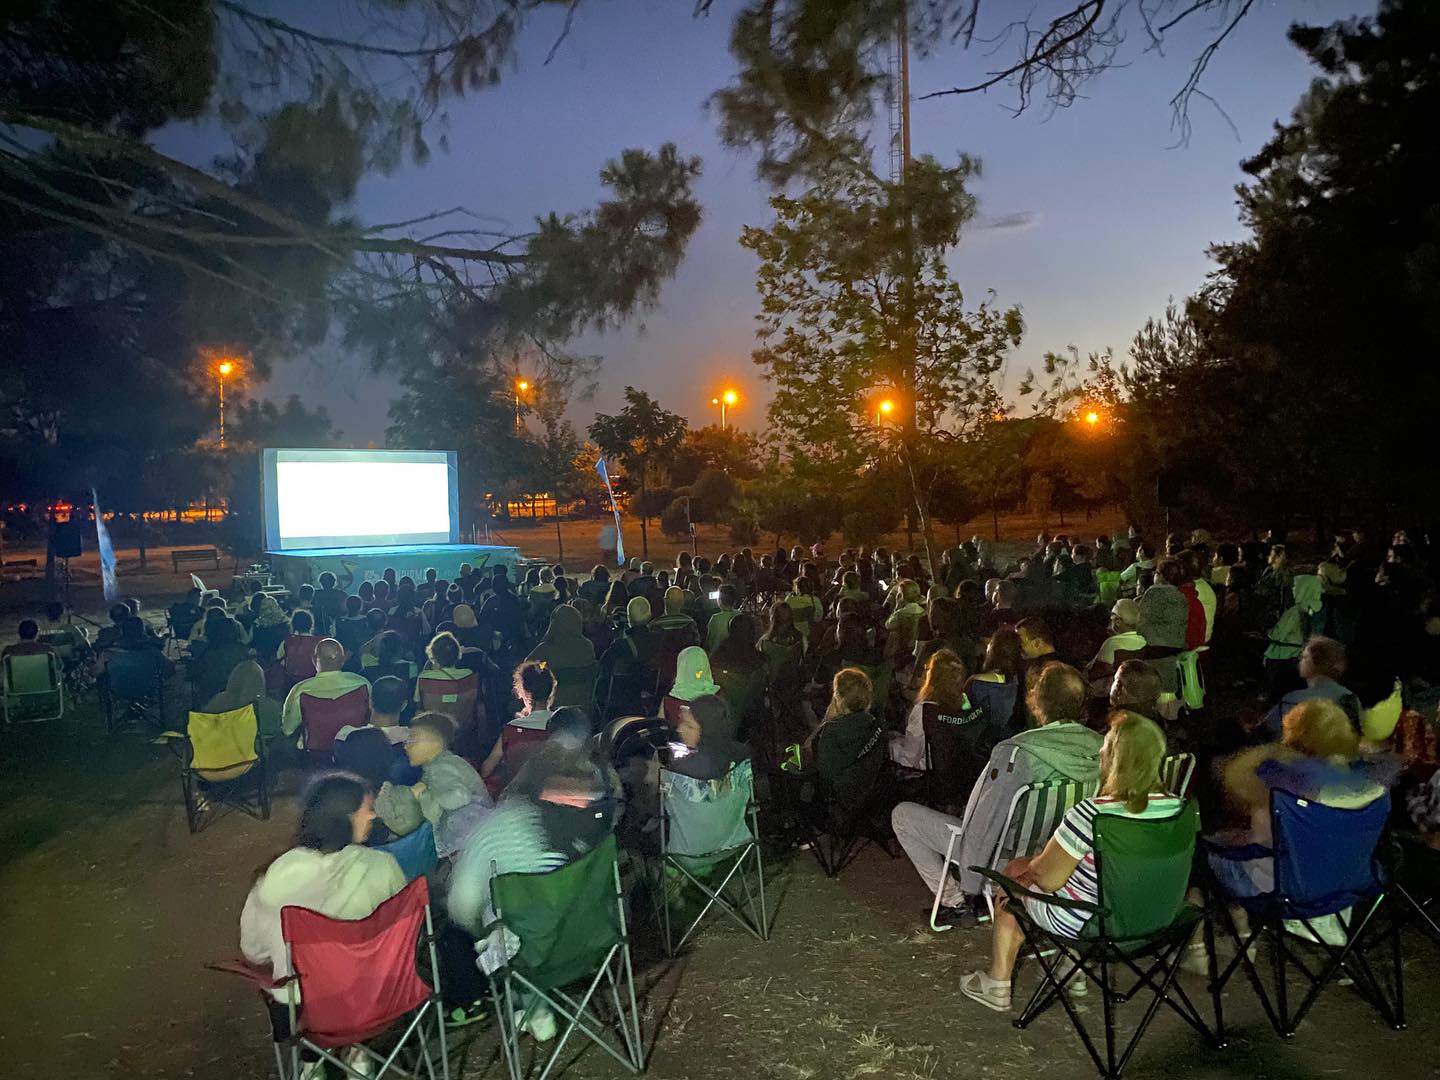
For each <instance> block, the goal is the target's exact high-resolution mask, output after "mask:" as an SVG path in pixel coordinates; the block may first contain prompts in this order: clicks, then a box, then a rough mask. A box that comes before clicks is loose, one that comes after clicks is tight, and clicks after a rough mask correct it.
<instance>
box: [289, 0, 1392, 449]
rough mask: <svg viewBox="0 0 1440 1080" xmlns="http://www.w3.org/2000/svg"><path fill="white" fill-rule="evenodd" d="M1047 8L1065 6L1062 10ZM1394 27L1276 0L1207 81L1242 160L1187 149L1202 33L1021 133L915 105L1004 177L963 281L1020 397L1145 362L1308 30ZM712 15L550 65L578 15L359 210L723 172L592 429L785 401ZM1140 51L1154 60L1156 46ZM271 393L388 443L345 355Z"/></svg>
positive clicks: (659, 9)
mask: <svg viewBox="0 0 1440 1080" xmlns="http://www.w3.org/2000/svg"><path fill="white" fill-rule="evenodd" d="M1038 7H1039V10H1040V11H1042V12H1043V11H1045V10H1047V6H1046V4H1045V3H1044V2H1043V0H1042V3H1041V4H1040V5H1038ZM1372 10H1373V5H1372V4H1369V3H1366V2H1365V0H1290V2H1268V3H1262V4H1259V5H1257V6H1256V9H1255V11H1254V13H1253V14H1252V15H1251V16H1250V17H1249V19H1247V21H1246V22H1245V23H1244V24H1242V27H1241V29H1240V30H1238V31H1237V32H1236V35H1235V36H1234V37H1233V38H1232V39H1231V41H1230V42H1229V43H1227V45H1226V47H1225V48H1224V49H1223V50H1222V51H1221V52H1220V54H1219V55H1218V56H1217V57H1216V59H1215V60H1214V62H1213V63H1212V64H1211V67H1210V71H1209V74H1208V75H1207V77H1206V80H1205V82H1204V84H1203V86H1204V89H1206V90H1207V91H1208V92H1209V93H1211V94H1213V95H1214V96H1215V97H1216V99H1217V100H1218V101H1219V103H1220V104H1221V105H1223V106H1224V108H1225V109H1226V111H1227V112H1228V113H1229V115H1230V117H1231V119H1232V120H1233V121H1234V124H1235V126H1236V128H1238V130H1239V139H1238V141H1237V139H1236V136H1235V134H1234V133H1233V132H1232V131H1231V130H1230V128H1229V126H1228V125H1227V123H1226V122H1225V121H1224V120H1223V119H1222V118H1221V117H1220V116H1219V115H1218V114H1217V113H1216V112H1215V111H1214V110H1213V108H1211V107H1210V106H1209V105H1208V104H1207V103H1205V102H1203V101H1198V100H1197V101H1196V103H1195V105H1194V109H1193V120H1194V130H1193V133H1192V136H1191V139H1190V142H1189V144H1188V145H1187V146H1184V147H1179V148H1175V147H1174V143H1175V141H1176V135H1175V132H1174V131H1173V130H1172V129H1171V126H1170V125H1171V112H1170V107H1169V99H1170V97H1171V96H1172V94H1173V93H1174V92H1175V90H1176V89H1177V88H1178V87H1179V85H1180V84H1181V82H1182V81H1183V80H1184V78H1185V76H1186V74H1187V73H1188V70H1189V62H1190V59H1191V57H1192V56H1193V55H1194V54H1195V52H1196V51H1198V49H1199V48H1200V47H1201V45H1203V43H1204V41H1203V40H1202V37H1201V33H1200V32H1201V31H1203V30H1205V29H1206V28H1205V27H1203V26H1199V25H1197V26H1196V27H1194V28H1193V29H1192V36H1191V37H1190V38H1187V39H1183V40H1182V39H1179V38H1172V39H1171V44H1170V46H1169V48H1168V52H1167V55H1166V56H1164V57H1161V56H1158V55H1156V54H1153V53H1151V54H1141V55H1136V56H1135V57H1134V59H1133V62H1132V63H1131V64H1130V65H1129V66H1128V67H1126V68H1124V69H1120V70H1114V71H1111V72H1109V73H1108V74H1106V75H1105V76H1104V77H1102V79H1101V80H1100V81H1099V82H1097V83H1094V84H1092V85H1091V87H1090V90H1089V96H1088V98H1087V99H1085V100H1082V101H1079V102H1077V103H1076V104H1075V105H1074V106H1072V107H1071V108H1069V109H1061V110H1058V111H1055V112H1053V113H1049V112H1047V111H1046V110H1045V109H1044V108H1043V107H1042V108H1038V109H1035V110H1034V111H1032V112H1029V113H1026V114H1024V115H1022V116H1020V117H1018V118H1016V117H1014V116H1012V115H1011V112H1010V111H1009V107H1010V106H1011V105H1013V103H1014V96H1013V92H1012V91H1010V90H1008V89H1005V88H1000V89H998V90H996V91H992V92H991V94H990V95H989V96H987V97H973V96H972V97H950V98H940V99H936V100H932V101H919V100H917V101H916V102H915V105H914V108H913V123H914V148H915V152H916V153H926V152H928V153H934V154H936V155H937V156H939V157H941V158H942V159H953V157H954V155H955V153H956V152H958V151H961V150H963V151H967V152H969V153H972V154H975V155H978V156H979V157H980V158H981V159H982V161H983V164H984V175H983V179H982V180H981V182H980V184H979V186H978V188H977V194H978V195H979V198H980V212H979V217H978V219H977V221H976V222H975V223H974V224H973V225H972V226H971V227H970V228H969V230H968V232H967V234H966V236H965V237H964V239H963V240H962V244H961V247H960V249H959V250H958V252H957V253H956V255H955V256H954V259H953V265H954V268H955V272H956V274H957V276H958V278H959V280H960V281H961V283H962V284H963V285H964V286H965V288H966V290H967V293H968V294H969V295H970V296H971V297H973V298H974V299H975V300H976V301H978V300H979V299H980V297H981V294H983V292H984V291H985V290H986V289H993V290H995V292H996V293H997V295H998V299H999V300H1000V301H1001V302H1003V303H1005V304H1007V305H1008V304H1010V303H1018V304H1019V305H1020V306H1021V308H1022V310H1023V312H1024V315H1025V321H1026V324H1027V330H1026V334H1025V339H1024V341H1023V342H1022V344H1021V347H1020V348H1019V349H1018V350H1016V352H1015V354H1014V355H1013V356H1012V358H1011V360H1010V363H1009V366H1008V371H1007V384H1008V385H1009V386H1010V387H1013V386H1015V385H1016V384H1017V383H1018V382H1019V380H1020V378H1021V377H1022V376H1023V374H1024V371H1025V369H1026V368H1027V367H1034V366H1038V363H1039V359H1040V357H1041V356H1042V354H1043V353H1044V352H1046V351H1048V350H1058V349H1063V348H1064V347H1065V346H1067V345H1070V344H1074V345H1076V346H1078V347H1080V348H1081V349H1082V350H1090V349H1100V348H1103V347H1105V346H1107V345H1108V346H1113V347H1114V348H1115V350H1116V351H1117V353H1122V354H1123V352H1124V351H1125V349H1126V347H1127V346H1128V344H1129V341H1130V339H1131V337H1132V336H1133V335H1134V333H1135V331H1136V330H1137V329H1138V328H1139V327H1140V325H1141V324H1142V323H1143V321H1144V320H1145V318H1146V317H1147V316H1150V315H1152V314H1158V313H1160V312H1161V311H1162V310H1163V308H1164V305H1165V302H1166V300H1167V298H1168V297H1170V296H1174V297H1176V298H1180V297H1183V296H1185V295H1186V294H1188V293H1190V292H1192V291H1193V290H1194V289H1195V288H1196V287H1197V286H1198V285H1199V284H1200V283H1201V281H1202V279H1203V277H1204V274H1205V272H1206V270H1207V269H1208V263H1207V260H1206V257H1205V247H1206V245H1207V244H1208V243H1211V242H1214V241H1219V240H1224V239H1227V238H1232V237H1235V236H1237V235H1239V232H1240V230H1239V226H1238V224H1237V222H1236V218H1235V207H1234V192H1233V188H1234V185H1235V184H1236V183H1237V182H1239V181H1240V180H1241V179H1242V174H1241V172H1240V169H1239V162H1240V161H1241V160H1242V159H1243V158H1244V157H1245V156H1247V155H1248V154H1250V153H1253V152H1254V151H1255V150H1257V149H1258V148H1259V147H1260V145H1261V144H1262V143H1263V142H1264V141H1265V139H1266V138H1267V136H1268V133H1269V131H1270V128H1271V125H1272V123H1273V122H1274V121H1275V120H1277V119H1281V118H1284V117H1287V116H1288V115H1289V112H1290V110H1291V108H1292V107H1293V105H1294V104H1295V101H1296V99H1297V98H1298V96H1299V94H1300V93H1301V92H1302V91H1303V89H1304V88H1305V86H1306V84H1307V82H1308V81H1309V80H1310V79H1311V78H1312V76H1313V72H1312V71H1311V70H1310V69H1309V68H1308V67H1307V66H1306V65H1305V64H1304V63H1303V62H1302V60H1301V57H1300V55H1299V53H1298V52H1297V51H1296V50H1294V49H1293V48H1292V47H1291V46H1290V45H1289V43H1288V42H1287V41H1286V40H1285V37H1284V31H1285V27H1286V26H1287V25H1288V24H1289V23H1290V22H1292V21H1296V20H1301V21H1330V20H1332V19H1335V18H1341V17H1345V16H1350V15H1360V14H1369V13H1370V12H1371V11H1372ZM690 12H691V4H690V3H689V0H623V2H608V3H607V2H592V3H587V4H583V5H581V6H580V8H579V10H578V11H577V13H576V17H575V22H574V26H573V28H572V31H571V34H570V36H569V38H568V39H567V40H566V41H565V42H564V43H563V44H562V45H561V46H560V49H559V51H558V52H557V54H556V55H555V57H554V59H553V60H551V61H550V63H549V64H548V66H547V65H545V64H544V59H545V54H546V53H547V52H548V51H549V49H550V47H551V45H552V44H553V42H554V40H555V36H556V34H557V33H558V30H559V26H560V19H559V17H558V15H557V17H555V18H544V19H536V20H534V21H533V22H532V23H531V24H530V25H529V27H528V28H527V30H526V32H525V35H524V37H523V40H522V43H521V52H520V56H519V60H518V64H517V68H516V70H515V71H513V72H511V73H510V74H509V75H508V76H507V77H506V78H505V79H504V80H503V81H502V83H501V85H500V86H499V87H498V88H496V89H494V90H492V91H490V92H488V93H484V94H478V95H474V96H472V97H469V98H467V99H465V100H463V101H458V102H455V101H452V102H450V103H449V106H448V111H449V117H450V119H449V127H448V132H449V139H450V151H449V153H448V154H447V153H437V154H436V155H435V156H434V158H433V159H432V160H431V162H430V163H429V164H428V165H426V166H424V167H406V168H404V169H402V170H401V171H400V172H398V173H397V174H395V175H393V176H390V177H382V178H376V179H371V180H368V181H367V182H366V183H365V185H364V187H363V188H362V191H361V194H360V197H359V199H358V200H357V206H356V208H355V209H356V211H357V212H358V213H359V215H360V216H361V217H363V218H364V219H367V220H372V221H378V220H397V219H402V218H407V217H413V216H416V215H418V214H420V213H424V212H427V211H429V210H433V209H438V208H443V207H449V206H455V205H465V206H468V207H470V208H472V209H474V210H477V211H479V212H482V213H485V214H488V215H492V216H493V217H495V218H496V219H498V220H500V221H502V222H504V223H505V224H506V225H507V226H512V227H514V228H515V229H517V230H523V229H524V228H526V227H527V226H528V224H529V222H530V220H531V219H532V218H533V216H534V215H536V214H538V213H542V212H545V211H548V210H551V209H555V210H560V211H566V210H573V209H581V208H583V207H585V206H586V205H588V204H590V203H593V201H594V200H595V198H596V197H597V195H598V194H599V192H600V186H599V182H598V180H597V178H596V177H597V174H598V171H599V168H600V166H601V164H602V163H603V162H604V161H605V160H606V159H607V158H609V157H611V156H613V155H614V154H616V153H617V152H618V151H619V150H621V149H622V148H623V147H627V146H643V147H656V146H658V145H660V144H661V143H663V142H666V141H673V142H675V143H677V144H678V145H679V147H680V149H681V150H682V151H683V152H685V153H689V154H699V155H701V156H702V157H703V158H704V163H705V171H704V177H703V179H702V180H701V182H700V184H699V187H698V194H699V197H700V199H701V201H702V203H703V206H704V213H705V220H704V224H703V226H702V227H701V229H700V231H699V233H698V234H697V235H696V237H695V238H694V240H693V241H692V243H691V245H690V248H689V252H688V255H687V258H686V261H685V265H684V267H683V268H682V270H681V272H680V274H679V276H678V277H677V278H676V279H675V280H673V281H672V282H670V283H669V284H668V285H667V286H666V288H665V290H664V293H663V295H662V298H661V306H660V307H659V308H658V309H657V310H655V311H653V312H651V313H649V314H648V315H647V316H646V317H645V318H644V321H643V326H642V325H634V326H631V327H627V328H626V329H625V330H623V331H621V332H618V333H612V334H607V335H604V336H599V337H595V338H590V339H586V340H584V341H581V342H579V343H577V347H578V348H580V349H582V350H584V351H587V352H593V353H597V354H600V355H603V356H604V366H603V368H602V372H601V377H600V389H599V391H598V393H597V395H596V397H595V399H594V401H593V402H591V403H584V404H578V405H576V406H575V407H574V408H573V409H572V416H573V418H574V419H575V420H576V422H577V425H578V426H580V427H581V428H582V429H583V426H584V424H585V423H586V422H588V420H589V418H590V416H591V414H592V413H593V412H594V411H596V410H599V411H614V409H615V408H616V407H617V403H618V402H619V399H620V395H621V390H622V388H623V387H624V386H625V385H626V384H627V383H630V384H635V385H638V386H641V387H644V388H647V389H649V390H650V391H651V392H652V393H654V394H655V395H656V396H657V397H658V398H659V400H660V401H661V403H662V404H664V405H665V406H667V407H668V408H671V409H674V410H676V411H678V412H681V413H684V414H685V415H687V416H688V417H690V419H691V420H692V421H693V422H695V423H697V424H699V423H706V422H709V421H710V419H711V415H710V414H711V413H712V412H713V410H712V409H711V407H710V405H709V401H710V397H711V396H712V394H713V392H714V390H715V389H716V388H717V387H719V386H720V385H721V383H723V382H729V383H733V384H734V385H736V386H737V387H738V388H739V389H740V391H741V393H742V394H744V395H745V398H746V400H745V402H744V404H743V405H741V406H740V407H739V408H738V409H736V410H735V411H733V412H732V413H731V418H732V422H734V423H737V424H739V425H741V426H743V427H748V428H758V427H759V426H761V424H762V422H763V395H764V392H765V391H764V384H763V383H762V382H761V380H760V378H759V375H758V370H757V369H756V368H755V367H754V365H753V364H752V363H751V361H750V357H749V353H750V349H751V348H752V345H753V340H754V322H753V319H754V315H755V311H756V308H757V300H756V296H755V291H754V272H755V260H754V257H753V256H752V255H751V254H750V253H749V252H746V251H742V250H741V249H740V247H739V246H738V244H737V243H736V240H737V237H738V235H739V232H740V229H741V226H742V225H745V224H764V223H766V222H767V221H768V220H769V212H768V208H767V206H766V201H765V200H766V198H767V195H768V192H767V190H766V189H765V188H764V187H762V185H760V184H759V183H758V182H757V181H756V180H755V179H754V169H753V167H754V162H753V159H751V158H750V157H749V156H747V155H743V154H737V153H734V152H731V151H727V150H725V149H724V148H722V147H721V146H720V145H719V143H718V140H717V138H716V135H715V130H716V124H715V119H714V117H713V116H711V115H709V114H708V113H707V112H706V110H705V108H704V103H705V99H706V98H707V96H708V95H709V94H710V93H711V92H712V91H714V90H715V89H717V88H718V87H720V86H722V85H724V84H726V83H727V82H728V81H729V80H730V78H731V76H732V71H733V64H732V61H731V59H730V56H729V53H728V51H727V48H726V40H727V37H728V32H729V25H730V16H731V15H732V13H733V5H731V4H727V3H724V2H723V0H717V3H716V4H715V8H714V14H712V15H711V17H710V18H709V19H700V20H697V19H694V18H692V17H691V14H690ZM1131 51H1132V52H1134V53H1137V54H1138V53H1139V44H1138V42H1137V44H1136V46H1135V48H1133V49H1132V50H1131ZM992 65H993V61H987V58H986V57H985V56H984V55H983V53H981V52H980V51H975V52H971V53H964V52H961V51H959V50H958V49H952V50H944V51H942V52H941V53H940V55H939V56H938V57H936V58H932V59H930V60H926V61H919V62H917V63H915V64H914V65H913V66H912V78H911V85H912V90H913V93H914V95H915V96H916V97H917V98H918V97H919V96H920V95H922V94H924V93H926V92H928V91H930V90H935V89H942V88H944V87H946V86H951V85H955V84H956V83H957V82H959V81H962V80H964V79H965V78H967V77H968V78H973V77H974V76H975V75H977V74H978V73H980V72H983V71H984V70H985V69H986V68H987V67H989V66H992ZM432 145H433V140H432ZM265 392H266V393H268V394H269V395H270V396H275V397H280V396H283V395H284V394H287V393H291V392H298V393H300V394H301V396H302V397H304V398H305V399H306V400H307V402H309V403H311V404H319V403H325V404H327V405H328V406H329V408H330V411H331V413H332V415H333V416H334V417H335V419H336V421H337V423H338V425H339V426H340V427H341V428H342V429H343V430H344V432H345V434H346V436H347V437H348V438H350V439H353V440H356V441H359V442H362V443H363V442H366V441H370V440H373V441H375V442H377V443H382V444H383V438H384V429H385V423H386V418H385V413H386V409H387V407H388V405H389V402H390V399H391V398H392V396H394V386H393V384H392V383H391V382H389V381H388V380H386V379H384V378H377V377H375V376H373V375H371V374H369V373H368V371H367V370H366V369H365V367H364V365H363V363H361V362H360V361H359V360H357V359H354V358H347V357H345V356H343V355H340V354H339V353H338V352H334V351H330V350H325V351H321V352H320V353H317V354H316V355H313V356H308V357H297V358H296V359H295V361H294V362H293V363H292V364H290V365H289V366H288V367H281V368H280V369H279V370H277V372H276V374H275V377H274V378H273V379H272V380H271V383H270V384H269V387H268V388H267V390H266V391H265Z"/></svg>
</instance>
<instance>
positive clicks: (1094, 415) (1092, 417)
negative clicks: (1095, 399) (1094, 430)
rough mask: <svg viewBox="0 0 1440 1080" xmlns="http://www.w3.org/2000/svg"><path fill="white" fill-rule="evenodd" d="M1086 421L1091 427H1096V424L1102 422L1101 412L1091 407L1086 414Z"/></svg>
mask: <svg viewBox="0 0 1440 1080" xmlns="http://www.w3.org/2000/svg"><path fill="white" fill-rule="evenodd" d="M1085 423H1087V424H1089V425H1090V426H1091V427H1094V426H1095V425H1096V424H1098V423H1100V414H1099V413H1098V412H1096V411H1095V410H1094V409H1091V410H1090V411H1089V412H1087V413H1086V414H1085Z"/></svg>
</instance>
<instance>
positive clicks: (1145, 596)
mask: <svg viewBox="0 0 1440 1080" xmlns="http://www.w3.org/2000/svg"><path fill="white" fill-rule="evenodd" d="M1184 579H1185V572H1184V570H1183V568H1182V567H1181V565H1180V562H1179V561H1178V560H1176V559H1170V558H1165V559H1161V560H1160V562H1159V564H1158V565H1157V566H1156V567H1155V584H1153V585H1151V586H1150V587H1149V588H1148V589H1146V590H1145V591H1144V592H1143V593H1141V594H1140V599H1139V601H1138V603H1137V604H1136V608H1137V610H1138V612H1139V618H1138V619H1137V620H1136V624H1135V630H1136V632H1137V633H1138V634H1139V635H1140V636H1141V637H1142V638H1144V639H1145V644H1146V646H1147V647H1149V648H1152V649H1167V650H1169V651H1171V652H1179V651H1180V650H1181V649H1183V648H1185V634H1186V631H1187V629H1188V627H1189V625H1190V602H1189V601H1188V600H1187V599H1186V598H1185V594H1184V593H1182V592H1181V591H1180V588H1179V587H1180V585H1181V584H1183V583H1184Z"/></svg>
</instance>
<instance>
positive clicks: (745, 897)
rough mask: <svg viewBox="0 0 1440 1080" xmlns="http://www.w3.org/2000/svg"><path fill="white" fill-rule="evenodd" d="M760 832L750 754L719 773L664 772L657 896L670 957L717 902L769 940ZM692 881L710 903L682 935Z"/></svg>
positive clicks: (745, 926) (756, 934) (749, 929)
mask: <svg viewBox="0 0 1440 1080" xmlns="http://www.w3.org/2000/svg"><path fill="white" fill-rule="evenodd" d="M759 835H760V826H759V821H758V811H757V809H756V805H755V786H754V772H753V768H752V766H751V764H750V762H749V761H740V762H737V763H736V764H735V765H734V766H732V767H731V769H730V771H729V772H728V773H727V774H726V775H725V776H723V777H722V778H720V779H719V780H696V779H694V778H693V777H689V776H683V775H681V774H679V773H673V772H670V771H669V770H668V769H662V770H661V771H660V859H659V861H658V864H657V865H656V866H655V871H656V873H655V875H654V877H655V878H656V884H655V887H654V889H653V891H652V896H655V897H656V906H657V908H658V912H657V914H658V915H659V917H660V922H661V926H662V928H663V930H664V941H665V955H666V956H674V955H675V952H676V951H677V950H678V949H680V948H683V947H684V945H685V942H686V941H688V940H689V939H690V935H691V934H693V933H694V932H695V931H696V930H697V929H699V927H700V924H701V923H702V922H704V920H705V917H706V916H707V915H709V914H710V911H711V910H712V909H714V908H718V909H719V910H720V911H722V912H724V913H725V914H726V915H728V916H729V917H730V918H731V919H733V920H734V921H735V922H736V923H737V924H738V925H739V926H740V927H741V928H742V929H743V930H745V931H746V932H747V933H749V934H751V935H753V936H754V937H755V938H756V939H757V940H760V941H768V940H769V938H770V927H769V924H768V922H767V916H766V911H765V867H764V864H763V862H762V861H761V857H760V844H759V841H758V837H759ZM751 870H753V871H754V878H755V881H754V884H753V886H752V884H751V880H750V871H751ZM687 886H693V887H694V888H695V889H697V890H699V892H700V893H701V894H703V895H704V897H705V903H704V906H703V907H701V909H700V912H699V914H697V915H696V916H695V917H694V919H692V920H690V921H689V924H688V925H687V926H686V927H685V932H684V933H683V934H681V935H680V940H679V941H676V940H675V937H674V930H675V926H674V921H675V916H676V915H677V914H678V913H679V908H680V904H681V903H682V902H683V893H684V892H685V891H687V890H686V887H687ZM727 890H728V891H729V896H728V897H727V895H726V893H727Z"/></svg>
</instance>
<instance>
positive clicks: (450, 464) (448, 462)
mask: <svg viewBox="0 0 1440 1080" xmlns="http://www.w3.org/2000/svg"><path fill="white" fill-rule="evenodd" d="M282 454H284V455H286V460H287V461H315V462H327V461H331V462H345V461H384V460H389V461H392V462H397V463H405V462H412V463H438V459H440V458H444V461H445V468H446V477H447V479H448V481H449V485H448V486H449V497H450V508H449V518H450V538H449V541H448V542H449V543H451V544H458V543H459V542H460V472H459V455H458V454H457V453H456V451H454V450H326V449H319V448H310V447H289V446H274V447H268V446H267V447H265V448H264V449H262V450H261V451H260V503H261V507H262V510H263V517H264V540H265V550H266V551H267V552H287V551H288V552H295V551H305V550H323V548H318V547H317V548H312V549H306V548H293V547H292V548H284V547H282V546H281V537H280V491H279V481H278V473H277V466H278V465H279V464H280V455H282ZM367 539H368V538H367V537H356V538H355V539H354V540H347V541H346V542H345V544H344V545H343V546H344V547H346V548H355V549H356V550H363V549H365V548H375V547H397V546H403V545H404V543H405V542H404V541H399V542H397V541H396V540H395V539H394V537H393V536H392V537H386V538H383V539H375V540H374V542H373V543H366V542H364V541H366V540H367ZM416 543H419V541H416ZM429 543H431V544H433V543H434V542H433V541H430V542H429Z"/></svg>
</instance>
